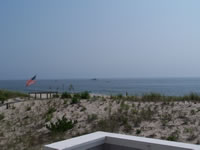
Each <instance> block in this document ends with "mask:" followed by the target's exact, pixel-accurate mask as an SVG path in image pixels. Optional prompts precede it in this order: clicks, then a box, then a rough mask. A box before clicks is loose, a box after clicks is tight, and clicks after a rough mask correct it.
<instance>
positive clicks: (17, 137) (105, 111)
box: [0, 92, 200, 150]
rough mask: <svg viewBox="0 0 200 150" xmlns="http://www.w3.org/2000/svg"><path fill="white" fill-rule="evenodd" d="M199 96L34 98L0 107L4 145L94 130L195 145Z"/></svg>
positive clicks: (1, 143) (85, 94)
mask: <svg viewBox="0 0 200 150" xmlns="http://www.w3.org/2000/svg"><path fill="white" fill-rule="evenodd" d="M198 98H199V96H198V95H196V94H190V95H188V96H182V97H175V96H174V97H171V96H163V95H161V94H156V93H150V94H144V95H143V96H130V95H128V94H126V95H122V94H120V95H116V96H111V97H109V96H92V97H90V94H89V93H88V92H82V93H75V92H73V93H69V92H68V93H66V92H65V93H63V94H62V96H61V95H60V99H58V98H53V99H48V100H32V99H30V100H28V101H22V102H20V104H12V106H11V107H10V108H9V109H6V107H2V110H0V129H1V130H0V137H1V141H0V147H1V149H2V150H7V149H28V148H30V147H31V148H32V149H41V147H42V146H43V145H44V144H49V143H52V142H55V141H60V140H64V139H67V138H71V137H75V136H80V135H83V134H86V133H91V132H95V131H108V132H115V133H122V134H129V135H135V136H144V137H151V138H157V139H164V140H170V141H180V142H188V143H195V144H197V143H200V140H199V138H200V136H199V134H198V133H199V131H200V121H199V116H200V100H199V99H198ZM76 120H77V121H76Z"/></svg>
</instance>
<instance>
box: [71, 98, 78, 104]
mask: <svg viewBox="0 0 200 150" xmlns="http://www.w3.org/2000/svg"><path fill="white" fill-rule="evenodd" d="M78 102H79V99H78V98H76V97H73V98H72V102H71V104H77V103H78Z"/></svg>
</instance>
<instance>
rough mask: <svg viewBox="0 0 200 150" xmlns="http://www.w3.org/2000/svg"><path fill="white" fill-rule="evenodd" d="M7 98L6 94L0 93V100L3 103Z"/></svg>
mask: <svg viewBox="0 0 200 150" xmlns="http://www.w3.org/2000/svg"><path fill="white" fill-rule="evenodd" d="M5 100H6V97H5V95H0V101H1V103H2V104H3V103H4V101H5Z"/></svg>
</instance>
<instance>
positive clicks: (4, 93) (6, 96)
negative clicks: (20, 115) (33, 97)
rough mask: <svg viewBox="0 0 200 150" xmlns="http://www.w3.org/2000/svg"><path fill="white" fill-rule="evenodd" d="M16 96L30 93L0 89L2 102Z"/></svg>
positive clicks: (25, 95) (24, 95)
mask: <svg viewBox="0 0 200 150" xmlns="http://www.w3.org/2000/svg"><path fill="white" fill-rule="evenodd" d="M16 97H28V95H27V94H25V93H20V92H16V91H8V90H0V101H2V102H4V101H5V100H7V99H10V98H16Z"/></svg>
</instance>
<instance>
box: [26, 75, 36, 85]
mask: <svg viewBox="0 0 200 150" xmlns="http://www.w3.org/2000/svg"><path fill="white" fill-rule="evenodd" d="M35 79H36V75H35V76H33V77H32V78H31V79H30V80H27V81H26V86H30V85H32V84H34V83H35V82H36V80H35Z"/></svg>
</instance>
